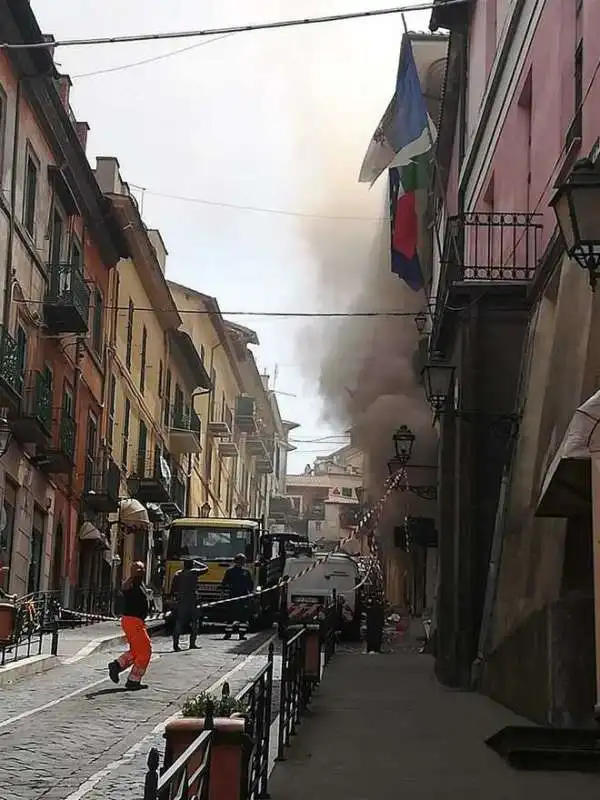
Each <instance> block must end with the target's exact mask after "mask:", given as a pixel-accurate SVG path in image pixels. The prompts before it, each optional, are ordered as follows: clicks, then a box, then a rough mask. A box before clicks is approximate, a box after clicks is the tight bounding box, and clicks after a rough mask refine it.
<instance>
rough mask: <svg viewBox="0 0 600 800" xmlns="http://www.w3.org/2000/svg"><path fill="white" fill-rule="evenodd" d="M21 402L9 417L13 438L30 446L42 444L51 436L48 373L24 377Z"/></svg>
mask: <svg viewBox="0 0 600 800" xmlns="http://www.w3.org/2000/svg"><path fill="white" fill-rule="evenodd" d="M24 386H25V388H24V390H23V401H22V403H21V406H20V408H19V409H18V411H16V412H15V413H14V415H11V417H10V424H11V428H12V431H13V433H14V435H15V437H16V438H17V439H18V440H19V441H21V442H26V443H32V444H40V445H41V444H44V443H45V442H46V441H47V440H48V439H49V438H50V436H51V434H52V379H51V377H50V373H48V372H28V373H27V374H26V375H25V381H24Z"/></svg>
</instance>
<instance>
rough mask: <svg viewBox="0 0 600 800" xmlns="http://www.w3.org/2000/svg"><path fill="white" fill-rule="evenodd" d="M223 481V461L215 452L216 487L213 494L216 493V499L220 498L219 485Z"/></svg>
mask: <svg viewBox="0 0 600 800" xmlns="http://www.w3.org/2000/svg"><path fill="white" fill-rule="evenodd" d="M222 483H223V462H222V461H221V459H220V458H219V456H218V454H217V487H216V491H215V494H216V495H217V499H218V500H219V501H220V500H221V485H222Z"/></svg>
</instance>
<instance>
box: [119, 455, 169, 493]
mask: <svg viewBox="0 0 600 800" xmlns="http://www.w3.org/2000/svg"><path fill="white" fill-rule="evenodd" d="M127 489H128V491H129V496H130V497H133V498H134V499H135V500H139V501H140V503H144V504H146V503H156V504H157V505H162V504H163V503H170V502H171V472H170V469H169V466H168V464H167V461H166V459H164V458H161V457H160V454H159V453H157V452H155V453H154V454H153V455H148V454H147V453H143V452H142V453H139V454H138V460H137V465H136V469H135V471H134V472H132V473H131V475H130V476H129V477H128V478H127Z"/></svg>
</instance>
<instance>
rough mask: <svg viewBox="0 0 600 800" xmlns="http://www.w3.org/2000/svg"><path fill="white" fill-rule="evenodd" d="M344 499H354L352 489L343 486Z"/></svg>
mask: <svg viewBox="0 0 600 800" xmlns="http://www.w3.org/2000/svg"><path fill="white" fill-rule="evenodd" d="M342 497H352V489H351V488H350V487H348V486H342Z"/></svg>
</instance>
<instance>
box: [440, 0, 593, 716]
mask: <svg viewBox="0 0 600 800" xmlns="http://www.w3.org/2000/svg"><path fill="white" fill-rule="evenodd" d="M599 26H600V3H598V2H597V0H477V1H476V2H473V3H471V4H469V5H465V6H460V5H454V6H452V5H449V6H446V5H445V3H444V2H443V0H439V2H438V4H437V6H436V8H435V9H434V11H433V14H432V20H431V27H432V29H433V30H435V29H437V28H438V27H440V28H449V29H450V31H451V38H450V47H449V58H448V68H447V75H446V85H445V92H444V100H443V111H442V119H441V124H440V130H439V138H438V144H437V166H438V174H439V178H440V180H441V185H442V191H443V195H444V196H443V200H442V201H441V202H440V200H439V198H438V201H437V203H436V206H435V208H434V209H432V213H433V214H434V217H435V219H436V223H437V230H438V237H437V240H438V241H439V246H438V247H434V251H435V252H434V259H433V265H432V274H433V278H432V282H431V286H430V302H431V303H432V305H434V306H435V312H434V314H433V316H432V324H431V332H430V347H429V350H430V354H432V353H433V352H436V353H437V354H438V356H437V358H438V359H441V360H443V363H445V364H447V365H452V366H453V367H454V371H453V376H452V377H453V382H452V386H451V389H450V391H449V396H448V401H447V404H446V407H445V408H444V410H443V413H442V414H441V415H440V417H439V424H440V434H441V435H440V441H441V444H440V486H439V515H440V526H441V538H440V587H439V592H438V610H439V631H438V637H439V642H438V656H437V671H438V676H439V677H440V679H441V680H442V681H443V682H445V683H448V684H451V685H460V686H467V685H472V684H473V682H474V681H475V682H476V683H478V685H479V686H480V688H482V689H483V690H484V691H486V692H488V693H489V694H491V695H493V696H494V697H496V698H497V699H499V700H500V701H501V702H504V703H505V704H507V705H509V706H512V707H513V708H515V709H516V710H518V711H519V712H521V713H523V714H525V715H526V716H529V717H530V718H532V719H535V720H537V721H538V722H548V721H551V722H553V723H557V724H579V723H585V722H587V721H589V719H590V718H591V715H592V712H593V707H594V679H593V678H594V655H593V640H594V629H593V616H594V615H593V605H594V589H593V569H592V560H593V559H592V533H591V525H592V520H591V517H592V514H591V511H592V509H591V495H590V486H589V477H588V478H587V482H586V478H585V476H584V478H583V479H582V480H583V484H582V486H580V487H578V488H577V489H576V491H579V492H580V493H583V495H584V497H583V499H582V500H581V502H580V503H579V504H578V505H577V508H576V510H575V508H574V507H572V506H569V503H568V500H567V499H566V498H565V496H564V495H562V496H559V495H558V494H557V492H558V489H557V488H556V485H554V487H553V482H552V480H551V478H552V476H551V475H550V476H549V473H548V470H549V468H550V465H551V463H552V462H553V459H554V458H555V456H556V453H557V452H558V450H559V448H560V446H561V442H562V440H563V437H564V435H565V432H566V429H567V427H568V425H569V422H570V420H571V418H572V416H573V414H574V412H575V410H576V408H577V407H578V406H579V405H580V404H581V403H582V402H583V401H584V400H585V399H587V397H589V396H590V395H591V394H592V393H593V392H594V391H596V390H597V389H598V383H599V382H600V368H599V367H598V365H599V364H600V352H599V348H598V345H597V344H596V340H597V339H598V338H600V337H599V334H600V328H598V325H600V306H599V305H598V302H599V301H597V300H594V296H593V294H592V293H591V291H590V289H589V286H588V282H587V275H586V274H585V273H584V271H583V270H581V269H580V268H579V267H578V266H577V265H576V264H574V263H573V262H571V261H570V260H569V259H568V258H567V257H566V256H565V253H564V247H563V242H562V238H561V237H560V236H559V234H558V229H557V224H556V217H555V215H554V212H553V210H552V208H551V207H550V206H549V202H550V199H551V197H552V196H553V194H554V192H555V191H556V188H557V186H558V185H560V184H561V183H562V182H563V181H564V180H565V178H566V177H567V176H568V175H569V173H570V170H571V168H572V166H573V164H574V163H575V161H576V160H577V159H579V158H582V157H590V158H592V160H594V161H595V160H596V158H597V151H598V150H599V136H600V74H599V73H600V38H599V37H598V36H597V31H598V30H599V29H600V27H599ZM599 168H600V165H599ZM438 187H439V184H438ZM439 193H440V192H439V191H438V194H439ZM598 224H599V228H600V211H599V213H598ZM583 469H584V471H585V468H583ZM576 477H577V476H576ZM568 480H575V478H573V476H571V477H570V478H568ZM555 483H556V481H555ZM548 485H549V486H550V489H549V490H548V489H547V486H548ZM543 487H544V491H542V489H543ZM553 492H554V494H553ZM580 499H581V498H580ZM549 653H551V656H549ZM574 653H577V654H578V657H577V658H574V657H573V654H574ZM515 664H519V665H520V668H519V669H518V670H516V669H515V668H514V665H515Z"/></svg>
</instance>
